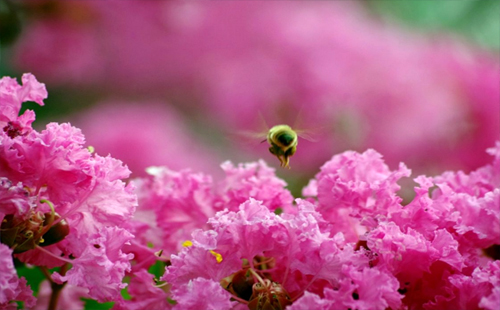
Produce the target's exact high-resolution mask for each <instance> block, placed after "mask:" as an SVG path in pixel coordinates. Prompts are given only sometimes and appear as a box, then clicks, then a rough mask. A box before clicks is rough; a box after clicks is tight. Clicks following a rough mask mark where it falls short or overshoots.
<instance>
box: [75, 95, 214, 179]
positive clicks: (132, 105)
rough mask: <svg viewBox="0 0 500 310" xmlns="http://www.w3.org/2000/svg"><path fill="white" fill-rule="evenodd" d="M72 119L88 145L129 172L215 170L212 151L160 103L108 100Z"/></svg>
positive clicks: (171, 111)
mask: <svg viewBox="0 0 500 310" xmlns="http://www.w3.org/2000/svg"><path fill="white" fill-rule="evenodd" d="M74 118H75V124H77V126H78V127H79V128H81V129H82V131H83V132H85V138H86V140H87V142H88V144H89V145H91V146H93V147H94V148H95V150H96V151H97V152H98V153H100V154H108V153H109V154H110V155H111V156H113V157H115V158H119V159H120V160H122V161H123V162H124V163H125V164H126V165H127V166H128V168H129V169H130V170H131V171H132V176H135V177H138V176H146V168H147V167H150V166H167V167H169V168H170V169H174V170H180V169H186V168H190V169H192V170H193V171H203V172H205V173H211V174H216V173H218V172H219V169H217V165H218V164H219V162H220V161H221V159H220V160H219V159H217V158H218V156H217V155H216V152H214V150H213V149H211V148H210V147H209V145H208V144H207V143H205V142H204V141H202V139H201V138H200V137H197V136H196V135H195V132H194V131H193V130H192V129H190V128H188V126H186V123H188V122H189V120H188V119H185V118H184V117H183V115H181V114H180V113H178V112H177V111H176V110H175V109H173V108H171V107H168V106H167V105H166V104H165V103H162V102H157V101H149V100H145V101H138V102H129V101H119V100H108V101H106V102H101V103H98V104H97V105H96V106H94V107H93V108H92V109H90V110H88V111H86V112H85V113H79V114H78V115H75V117H74ZM219 174H220V173H219Z"/></svg>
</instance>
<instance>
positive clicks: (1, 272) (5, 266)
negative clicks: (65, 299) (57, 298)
mask: <svg viewBox="0 0 500 310" xmlns="http://www.w3.org/2000/svg"><path fill="white" fill-rule="evenodd" d="M15 301H24V302H25V306H26V307H33V306H34V305H35V303H36V298H35V297H33V292H32V291H31V289H30V288H29V286H27V285H26V279H24V278H21V279H19V278H18V277H17V273H16V269H15V268H14V263H13V262H12V250H11V249H9V247H7V246H6V245H5V244H0V309H17V304H16V303H15Z"/></svg>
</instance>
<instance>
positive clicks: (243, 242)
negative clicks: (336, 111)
mask: <svg viewBox="0 0 500 310" xmlns="http://www.w3.org/2000/svg"><path fill="white" fill-rule="evenodd" d="M487 153H488V154H490V155H492V156H494V159H493V162H492V163H491V164H489V165H486V166H484V167H481V168H479V169H477V170H476V171H473V172H471V173H470V174H465V173H463V172H445V173H443V174H441V175H439V176H435V177H426V176H418V177H416V178H415V181H416V182H417V183H418V184H419V186H418V187H416V188H415V192H416V197H415V199H414V200H413V201H412V202H410V203H409V204H408V205H405V206H403V205H402V204H401V198H399V197H398V196H397V194H396V192H397V191H398V190H399V186H398V185H397V183H396V182H397V181H398V179H400V178H401V177H404V176H408V175H409V173H410V172H409V170H408V169H407V168H406V166H405V165H403V164H401V165H400V166H399V167H398V168H397V169H396V170H390V169H389V168H388V166H387V165H386V164H385V163H384V161H383V159H382V156H381V155H380V154H379V153H377V152H376V151H374V150H367V151H366V152H364V153H361V154H360V153H356V152H351V151H348V152H344V153H342V154H339V155H335V156H333V157H332V159H331V160H330V161H328V162H327V163H326V164H325V165H324V166H323V167H322V168H321V171H320V172H319V173H318V175H317V176H316V177H315V178H314V179H313V180H312V181H311V183H310V184H309V185H308V187H307V188H306V189H305V190H304V193H305V194H306V195H307V196H309V197H308V198H306V199H296V200H295V204H294V205H293V208H295V210H294V211H293V212H290V211H287V208H284V212H283V213H281V214H280V215H277V214H276V213H275V212H273V210H274V209H273V208H272V207H269V206H270V204H269V200H259V199H258V198H252V197H251V195H250V198H249V199H247V200H245V201H243V202H242V203H240V204H239V206H238V207H237V208H235V207H234V205H233V204H231V203H229V202H230V201H231V199H232V198H230V197H237V196H227V195H226V199H228V200H225V202H226V205H228V206H231V207H230V208H212V209H211V210H212V211H211V213H213V214H212V215H211V216H210V217H209V219H208V221H207V223H203V226H200V227H202V228H201V229H195V230H194V231H193V232H192V233H191V236H190V238H189V240H187V241H185V242H183V244H182V245H183V246H182V247H181V249H180V251H179V252H178V253H176V254H172V255H170V257H169V259H167V264H166V265H167V267H166V269H165V273H164V275H163V276H161V277H160V278H155V279H153V276H152V275H151V274H148V273H147V272H146V271H145V270H144V269H142V270H139V271H137V272H136V275H133V274H132V280H133V281H131V282H130V290H129V291H130V292H131V295H132V299H131V300H128V301H121V302H120V303H119V304H117V307H118V309H133V308H134V307H135V306H137V305H141V304H143V305H148V304H149V305H150V304H153V303H154V302H162V305H165V308H166V309H169V308H172V309H198V308H199V307H202V308H206V309H248V308H249V309H283V308H284V307H287V309H332V310H333V309H343V308H345V309H348V308H350V309H388V308H390V309H443V308H446V307H451V308H456V309H469V308H483V309H497V307H498V301H499V300H500V290H498V285H499V284H500V282H499V281H500V264H499V261H498V258H499V253H498V247H499V244H498V243H499V241H498V240H500V189H499V185H500V169H499V168H500V142H499V143H497V144H496V146H495V147H493V148H490V149H488V150H487ZM250 165H251V164H250ZM223 167H232V165H229V164H224V165H223ZM247 167H248V166H247ZM157 169H158V168H157ZM165 171H167V170H163V173H165ZM168 174H170V175H175V173H174V172H171V171H170V172H168ZM156 177H157V176H156ZM153 180H154V178H153ZM198 180H199V182H198V183H195V182H192V181H191V182H179V183H178V184H181V183H184V184H190V185H189V186H188V187H189V188H191V189H192V188H197V189H202V190H201V192H199V193H198V194H190V197H197V198H198V200H197V203H198V204H199V203H201V202H202V201H205V202H207V201H211V202H212V205H217V204H213V202H214V201H217V198H216V197H217V195H208V194H207V191H206V190H207V188H206V184H205V187H204V186H199V187H195V186H193V184H201V183H202V182H200V181H207V180H208V179H205V178H202V177H200V176H198ZM149 182H151V180H150V181H149ZM223 183H224V182H223ZM241 183H243V182H241ZM158 184H161V183H158ZM173 184H176V183H170V185H169V186H162V187H160V188H157V189H156V191H155V192H154V193H156V194H157V193H158V192H161V188H162V189H163V191H164V192H169V194H168V195H166V196H170V197H172V196H174V195H175V194H174V192H176V193H177V195H186V194H185V193H188V192H189V191H186V189H185V188H184V189H181V187H180V186H178V185H177V186H173ZM236 184H237V183H236ZM252 184H259V183H258V182H257V183H252ZM149 187H151V186H149ZM256 188H259V187H258V186H257V187H256ZM174 189H176V190H174ZM264 190H265V189H264V188H260V190H256V191H255V193H258V192H261V191H264ZM172 191H173V192H172ZM182 193H184V194H182ZM201 193H204V194H201ZM143 194H148V191H145V192H143ZM247 195H248V194H247ZM207 196H208V197H210V199H206V197H207ZM179 197H186V196H179ZM214 197H215V198H214ZM143 199H144V197H143ZM191 201H196V199H192V198H191ZM170 205H173V204H170ZM191 206H194V207H196V205H195V204H191ZM214 212H215V213H214ZM165 214H166V213H165ZM337 217H338V218H340V219H342V220H344V221H345V223H340V222H339V219H338V218H337ZM157 220H158V219H157ZM200 224H201V223H200ZM178 237H180V235H179V236H178ZM141 296H144V298H142V297H141ZM166 301H167V302H166Z"/></svg>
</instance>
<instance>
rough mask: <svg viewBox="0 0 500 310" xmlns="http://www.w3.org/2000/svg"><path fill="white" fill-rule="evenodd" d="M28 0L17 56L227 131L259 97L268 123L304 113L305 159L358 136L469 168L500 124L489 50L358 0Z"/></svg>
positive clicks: (408, 155)
mask: <svg viewBox="0 0 500 310" xmlns="http://www.w3.org/2000/svg"><path fill="white" fill-rule="evenodd" d="M24 3H25V4H27V7H28V12H33V13H35V16H38V18H37V20H36V21H35V22H33V23H32V24H30V25H28V27H27V29H26V31H25V32H24V35H23V36H22V38H21V40H20V42H19V44H18V45H17V47H16V50H15V53H14V55H16V62H17V63H18V68H21V69H22V68H25V69H26V68H27V69H30V70H35V72H37V74H40V75H43V76H44V79H45V78H47V79H49V78H50V81H52V82H54V83H61V84H66V83H68V81H69V82H72V83H77V84H78V85H82V84H85V85H86V86H87V87H88V88H91V89H97V90H102V89H104V88H105V89H107V90H109V91H117V92H120V93H121V94H123V93H131V94H134V95H135V96H137V95H138V94H142V95H144V96H155V97H158V96H173V97H174V98H175V99H177V100H176V101H177V102H179V103H180V104H181V105H182V106H183V107H184V108H186V107H191V108H193V110H195V111H196V113H198V114H202V115H210V116H211V118H213V120H214V121H213V122H212V124H213V126H220V127H222V128H223V130H226V131H229V132H232V131H234V130H236V129H242V128H243V129H250V130H252V129H253V130H255V129H257V130H258V129H260V128H259V126H258V121H257V120H258V111H261V112H262V113H263V114H264V115H265V116H266V117H267V118H268V119H269V120H270V121H272V124H271V125H274V123H283V122H288V123H293V120H294V119H295V116H296V115H297V114H301V116H302V118H303V120H304V121H303V125H304V126H305V127H306V128H307V127H312V128H317V127H319V128H321V131H320V132H321V134H320V135H321V138H320V139H319V142H317V143H310V142H308V141H303V142H302V141H301V143H300V144H301V145H300V146H299V151H298V152H297V154H296V156H294V158H293V162H296V164H294V165H293V166H294V169H298V170H301V171H306V172H309V173H310V172H311V171H315V170H316V169H317V166H318V165H319V164H321V163H323V162H324V161H325V160H327V159H328V158H329V157H330V154H331V153H336V152H341V151H344V150H346V149H353V150H356V151H363V150H365V149H367V148H374V149H377V150H378V151H379V152H381V153H382V154H384V156H385V158H386V161H387V162H388V164H389V165H390V166H394V165H397V164H398V163H399V162H400V161H405V162H406V163H407V164H408V165H409V166H411V167H413V169H414V171H417V172H418V173H439V172H441V171H443V170H445V169H454V170H455V169H465V170H467V171H469V170H472V169H475V168H477V167H479V166H481V165H484V164H485V163H486V162H487V161H488V158H487V157H486V156H485V155H484V154H483V153H481V152H477V150H478V149H481V150H482V149H485V148H486V147H488V146H491V145H492V144H493V143H494V141H495V140H497V139H498V138H499V134H498V124H500V106H499V105H498V100H499V98H500V86H499V85H500V77H499V76H498V70H499V63H498V61H497V60H496V59H494V57H493V56H492V55H490V54H488V53H486V52H481V51H478V50H476V49H475V48H474V47H472V46H466V45H465V44H464V43H463V42H458V41H457V40H451V39H450V38H447V37H444V36H441V37H433V38H425V37H422V36H418V35H416V34H414V33H411V32H409V31H404V30H402V29H397V28H395V27H394V26H391V25H386V24H383V23H381V22H380V21H377V20H374V19H373V18H372V17H371V16H370V15H369V14H368V13H367V12H365V11H364V10H363V8H362V7H361V5H360V4H359V3H357V2H354V1H336V2H335V1H334V2H294V3H282V2H276V1H272V2H265V3H260V2H259V3H252V2H241V1H238V2H229V3H226V2H224V3H217V2H210V1H206V2H201V1H199V2H176V1H169V2H161V1H157V2H152V1H106V3H103V2H100V1H92V2H88V1H71V2H65V1H52V2H50V3H51V4H52V6H48V8H46V7H45V11H44V10H43V8H44V6H43V3H44V1H39V2H38V5H33V2H31V3H30V2H29V1H24ZM40 3H42V5H40ZM36 12H42V13H43V12H46V13H45V15H43V14H42V15H41V16H40V14H38V15H37V14H36ZM49 17H50V18H49ZM47 29H49V30H47ZM40 51H42V52H40ZM76 54H77V55H76ZM41 55H42V56H41ZM68 68H73V69H70V70H68ZM131 77H133V80H132V78H131ZM103 85H105V86H103ZM265 152H267V150H265V149H262V152H256V154H264V153H265Z"/></svg>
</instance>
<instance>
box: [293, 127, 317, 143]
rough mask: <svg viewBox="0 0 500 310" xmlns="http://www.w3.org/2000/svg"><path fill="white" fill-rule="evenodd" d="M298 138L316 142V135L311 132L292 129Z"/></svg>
mask: <svg viewBox="0 0 500 310" xmlns="http://www.w3.org/2000/svg"><path fill="white" fill-rule="evenodd" d="M294 130H295V132H296V133H297V135H298V136H299V137H301V138H302V139H306V140H307V141H310V142H318V137H317V136H316V135H317V134H315V133H313V132H312V131H311V130H306V129H294Z"/></svg>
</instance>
